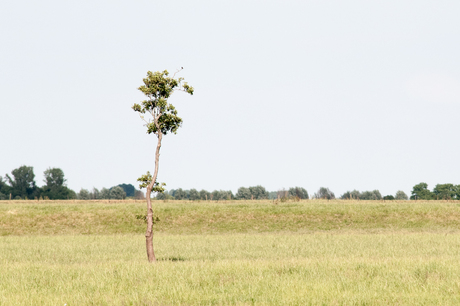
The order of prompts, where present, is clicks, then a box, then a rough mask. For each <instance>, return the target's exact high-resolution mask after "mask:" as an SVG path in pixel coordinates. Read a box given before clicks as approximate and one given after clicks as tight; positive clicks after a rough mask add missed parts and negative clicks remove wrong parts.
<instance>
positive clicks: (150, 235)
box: [145, 130, 163, 263]
mask: <svg viewBox="0 0 460 306" xmlns="http://www.w3.org/2000/svg"><path fill="white" fill-rule="evenodd" d="M162 138H163V134H162V133H161V130H159V131H158V144H157V149H156V151H155V172H154V173H153V177H152V181H151V182H150V184H149V185H148V186H147V232H146V233H145V244H146V247H147V258H148V260H149V262H150V263H153V262H156V258H155V253H154V252H153V209H152V202H151V199H150V195H151V193H152V189H153V186H155V182H156V181H157V175H158V164H159V161H160V148H161V139H162Z"/></svg>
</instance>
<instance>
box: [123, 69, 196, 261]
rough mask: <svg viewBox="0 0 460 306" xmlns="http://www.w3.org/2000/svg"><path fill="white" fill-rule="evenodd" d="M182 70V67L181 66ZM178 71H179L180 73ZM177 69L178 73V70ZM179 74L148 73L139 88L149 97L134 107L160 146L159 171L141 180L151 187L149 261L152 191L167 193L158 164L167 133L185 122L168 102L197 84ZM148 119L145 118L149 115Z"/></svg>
mask: <svg viewBox="0 0 460 306" xmlns="http://www.w3.org/2000/svg"><path fill="white" fill-rule="evenodd" d="M180 70H182V68H181V69H180ZM180 70H178V71H177V72H179V71H180ZM177 72H176V73H177ZM176 73H175V74H174V75H173V76H172V77H169V73H168V71H166V70H165V71H161V72H160V71H157V72H151V71H148V72H147V77H146V78H145V79H144V80H143V81H144V85H142V86H140V87H139V88H138V89H139V90H140V91H142V92H143V93H144V94H145V95H146V96H147V99H146V100H144V101H142V102H141V103H140V104H134V105H133V106H132V109H133V110H134V111H136V112H139V113H140V116H141V118H142V119H143V120H144V121H145V126H146V127H147V134H155V135H156V136H157V140H158V141H157V148H156V151H155V170H154V172H153V176H152V175H151V174H150V172H147V174H145V175H143V176H141V177H140V178H138V179H137V180H138V181H139V182H141V184H140V185H139V186H140V188H147V192H146V198H147V232H146V233H145V239H146V241H145V242H146V246H147V257H148V260H149V262H155V261H156V259H155V254H154V252H153V210H152V202H151V199H150V198H151V196H150V195H151V193H152V191H153V192H164V186H165V184H164V183H161V184H160V183H158V182H157V176H158V164H159V160H160V148H161V140H162V139H163V135H166V134H168V133H174V134H176V133H177V130H178V129H179V127H180V126H181V125H182V119H181V118H180V117H178V116H177V110H176V108H175V107H174V106H173V105H172V104H170V103H168V98H169V97H170V96H171V95H172V93H173V92H174V91H183V92H186V93H189V94H191V95H193V87H191V86H190V85H188V84H187V83H186V82H183V80H184V79H183V78H178V79H175V78H174V77H175V75H176ZM146 115H147V116H148V118H145V116H146Z"/></svg>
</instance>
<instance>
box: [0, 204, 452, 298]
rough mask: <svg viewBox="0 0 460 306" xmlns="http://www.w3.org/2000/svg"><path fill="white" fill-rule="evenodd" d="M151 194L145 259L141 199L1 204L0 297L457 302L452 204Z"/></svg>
mask: <svg viewBox="0 0 460 306" xmlns="http://www.w3.org/2000/svg"><path fill="white" fill-rule="evenodd" d="M155 204H156V205H155V211H156V214H157V215H158V217H159V218H160V221H159V222H158V223H157V224H155V229H156V231H157V232H156V233H157V234H156V235H155V236H154V246H155V249H156V255H157V258H158V259H159V262H158V263H157V264H156V265H148V264H147V262H146V254H145V239H144V237H143V235H142V234H143V232H144V231H145V224H144V222H143V221H142V220H139V219H136V217H135V216H136V215H138V214H145V208H144V206H145V204H144V203H143V202H137V203H134V202H127V203H92V202H85V203H79V202H76V203H73V202H63V203H59V202H52V203H35V202H23V203H21V202H11V203H7V202H0V231H1V232H0V233H1V235H3V237H0V250H1V252H0V271H1V272H0V305H64V304H65V303H67V305H68V306H70V305H221V304H241V305H253V304H256V305H458V304H459V303H460V265H458V262H459V259H460V233H459V231H458V229H459V227H460V226H459V224H460V222H458V221H460V220H459V219H460V205H458V204H457V203H454V202H417V203H415V202H400V203H389V202H385V203H383V202H374V203H373V202H348V201H346V202H341V201H331V202H324V201H309V202H300V203H292V202H291V203H285V204H279V205H273V203H272V202H268V201H267V202H255V203H254V202H250V201H248V202H242V203H239V202H232V203H203V202H201V203H189V202H179V203H177V202H168V203H163V202H160V203H155ZM29 232H30V234H29ZM107 234H109V235H107ZM120 234H122V235H120Z"/></svg>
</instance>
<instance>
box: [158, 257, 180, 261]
mask: <svg viewBox="0 0 460 306" xmlns="http://www.w3.org/2000/svg"><path fill="white" fill-rule="evenodd" d="M158 261H185V258H184V257H162V258H158Z"/></svg>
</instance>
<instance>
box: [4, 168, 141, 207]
mask: <svg viewBox="0 0 460 306" xmlns="http://www.w3.org/2000/svg"><path fill="white" fill-rule="evenodd" d="M43 175H44V177H45V179H44V183H45V184H44V185H43V186H41V187H39V186H37V183H36V182H35V174H34V169H33V167H29V166H21V167H19V168H17V169H14V170H13V171H11V175H9V174H6V175H5V178H3V177H2V176H0V200H7V199H14V200H18V199H50V200H66V199H82V200H89V199H125V198H126V197H132V198H141V199H142V198H144V194H143V193H142V191H140V190H136V189H135V188H134V186H133V185H131V184H120V185H117V186H114V187H111V188H109V189H107V188H102V189H101V191H99V190H97V189H96V188H93V190H92V191H91V192H89V191H88V190H86V189H81V190H80V192H78V193H76V192H75V191H73V190H71V189H70V188H68V187H67V185H66V181H67V180H66V179H65V177H64V171H62V170H61V169H60V168H48V169H47V170H45V172H43Z"/></svg>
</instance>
